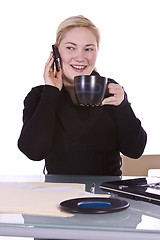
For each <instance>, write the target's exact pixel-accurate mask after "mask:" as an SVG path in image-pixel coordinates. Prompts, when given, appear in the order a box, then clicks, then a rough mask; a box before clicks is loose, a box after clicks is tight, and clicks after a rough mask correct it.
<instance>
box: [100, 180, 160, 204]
mask: <svg viewBox="0 0 160 240" xmlns="http://www.w3.org/2000/svg"><path fill="white" fill-rule="evenodd" d="M100 188H101V189H102V190H104V191H107V192H112V193H116V194H118V195H119V196H122V197H126V198H132V199H134V200H141V201H146V202H150V203H154V204H158V205H160V178H159V179H158V178H152V177H146V178H135V179H128V180H118V181H113V182H103V183H102V184H101V185H100Z"/></svg>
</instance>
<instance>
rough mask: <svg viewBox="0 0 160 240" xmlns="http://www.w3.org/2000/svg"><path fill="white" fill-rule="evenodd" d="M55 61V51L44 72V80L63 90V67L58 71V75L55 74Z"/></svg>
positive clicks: (51, 54)
mask: <svg viewBox="0 0 160 240" xmlns="http://www.w3.org/2000/svg"><path fill="white" fill-rule="evenodd" d="M53 63H54V58H53V52H51V53H50V56H49V58H48V61H47V62H46V65H45V69H44V74H43V77H44V81H45V84H47V85H51V86H54V87H57V88H58V89H59V90H60V91H61V89H62V85H63V83H62V69H61V68H60V71H59V72H57V76H55V73H54V67H53Z"/></svg>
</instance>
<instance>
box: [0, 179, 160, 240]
mask: <svg viewBox="0 0 160 240" xmlns="http://www.w3.org/2000/svg"><path fill="white" fill-rule="evenodd" d="M123 178H124V177H123ZM119 179H121V178H120V177H107V176H70V175H46V176H1V177H0V181H1V182H9V181H11V182H17V181H18V182H36V181H37V182H54V183H82V184H85V185H86V191H88V192H89V191H90V189H91V187H92V185H93V183H95V193H97V194H105V192H104V191H102V190H101V189H100V188H99V185H100V184H101V183H102V182H106V181H115V180H119ZM125 179H126V177H125ZM111 197H112V198H116V199H123V200H126V201H127V202H128V203H129V204H130V206H129V208H127V209H125V210H123V211H118V212H114V213H105V214H79V213H78V214H74V215H73V216H71V217H57V216H38V215H29V214H22V213H12V214H11V213H0V236H3V235H4V236H21V237H37V238H47V239H53V238H55V239H74V240H75V239H95V240H99V239H107V238H108V239H130V240H131V239H135V238H136V239H140V238H142V236H143V237H145V239H159V237H160V206H158V205H155V204H152V203H147V202H143V201H136V200H132V199H127V198H122V197H119V196H117V195H116V194H115V195H112V196H111Z"/></svg>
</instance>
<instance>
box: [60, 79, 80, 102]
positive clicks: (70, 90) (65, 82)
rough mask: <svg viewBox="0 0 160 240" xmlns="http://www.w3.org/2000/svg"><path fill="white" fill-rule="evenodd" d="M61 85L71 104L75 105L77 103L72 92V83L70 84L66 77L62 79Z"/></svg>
mask: <svg viewBox="0 0 160 240" xmlns="http://www.w3.org/2000/svg"><path fill="white" fill-rule="evenodd" d="M63 84H64V86H65V88H66V90H67V92H68V93H69V95H70V97H71V99H72V102H73V103H74V104H76V105H77V104H78V103H77V99H76V96H75V92H74V82H70V81H69V80H68V79H67V78H66V77H63Z"/></svg>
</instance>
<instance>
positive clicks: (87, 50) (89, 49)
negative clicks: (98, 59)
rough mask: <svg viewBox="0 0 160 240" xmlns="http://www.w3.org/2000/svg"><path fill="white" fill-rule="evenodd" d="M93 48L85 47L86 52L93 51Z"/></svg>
mask: <svg viewBox="0 0 160 240" xmlns="http://www.w3.org/2000/svg"><path fill="white" fill-rule="evenodd" d="M93 50H94V49H93V48H86V49H85V51H86V52H91V51H93Z"/></svg>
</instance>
